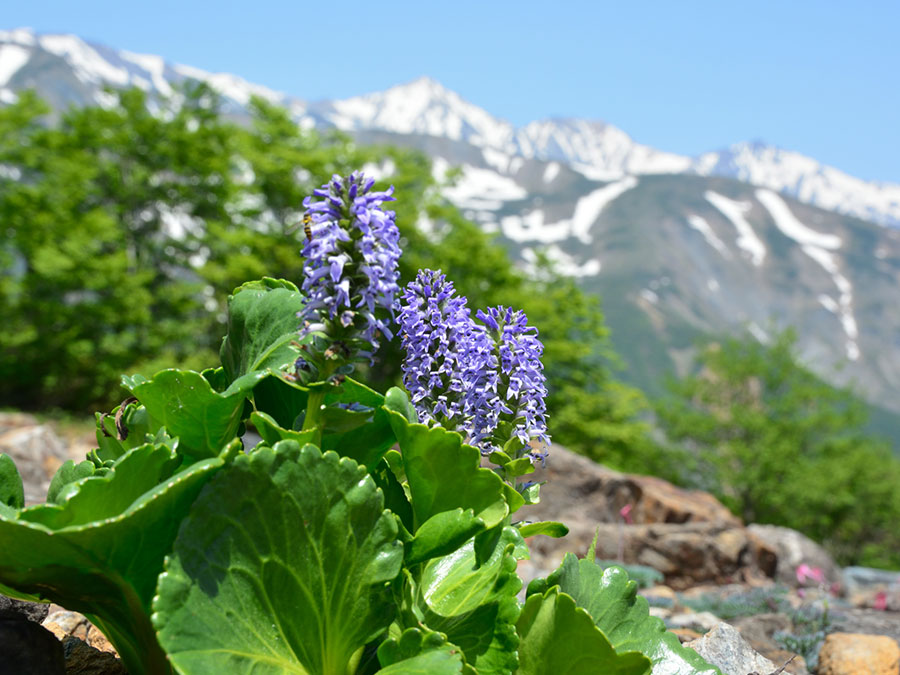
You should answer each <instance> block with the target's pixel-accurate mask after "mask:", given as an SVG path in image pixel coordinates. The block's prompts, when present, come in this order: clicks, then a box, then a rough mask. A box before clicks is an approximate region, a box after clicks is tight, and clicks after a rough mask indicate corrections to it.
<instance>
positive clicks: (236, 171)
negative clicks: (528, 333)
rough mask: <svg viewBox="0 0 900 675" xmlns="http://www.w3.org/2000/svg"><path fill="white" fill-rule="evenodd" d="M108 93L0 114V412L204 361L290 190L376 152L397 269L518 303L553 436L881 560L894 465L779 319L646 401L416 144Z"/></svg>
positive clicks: (192, 91) (206, 98)
mask: <svg viewBox="0 0 900 675" xmlns="http://www.w3.org/2000/svg"><path fill="white" fill-rule="evenodd" d="M117 97H118V103H117V104H116V105H113V106H108V107H88V108H77V109H75V108H73V109H70V110H68V111H66V112H64V113H62V114H59V113H52V112H51V111H50V110H49V109H48V108H47V107H46V106H45V105H44V104H43V103H42V102H41V101H40V100H38V99H37V98H36V97H34V96H32V95H28V94H24V95H22V96H21V97H20V99H19V101H18V102H17V103H15V104H13V105H8V106H5V107H3V108H0V232H2V237H0V407H5V408H14V409H24V410H37V411H47V410H53V409H61V410H66V411H71V412H73V413H78V414H82V413H90V412H92V411H94V410H108V409H110V408H111V407H112V406H114V405H115V404H116V403H118V401H119V400H120V399H121V398H122V397H123V396H124V394H123V392H122V390H121V389H120V388H119V387H118V381H119V376H120V374H122V373H134V372H140V373H143V374H145V375H151V374H152V373H154V372H156V370H158V369H160V368H163V367H182V368H194V369H198V370H199V369H202V368H205V367H208V366H211V365H214V364H215V363H216V362H217V357H216V354H217V351H218V347H219V341H220V339H221V335H222V328H223V321H224V314H223V312H224V306H225V301H226V298H227V296H228V294H229V293H230V292H231V291H232V290H233V289H234V288H235V287H236V286H238V285H240V284H241V283H243V282H245V281H247V280H250V279H256V278H260V277H262V276H271V277H276V278H279V277H280V278H285V279H289V280H293V281H299V279H300V272H301V269H302V263H303V261H302V259H301V258H300V253H299V252H300V248H301V237H302V236H303V229H302V226H301V224H300V222H301V217H302V213H303V207H302V201H303V198H304V197H305V196H306V195H308V194H309V193H310V192H311V190H312V189H313V188H314V187H317V186H318V185H320V184H321V183H323V182H325V181H326V180H327V179H328V178H329V177H330V176H331V175H332V174H335V173H339V174H346V173H349V172H350V171H352V170H355V169H357V168H360V167H366V166H369V167H372V166H376V167H380V168H381V171H382V173H384V174H386V175H385V177H384V179H383V181H382V182H383V183H384V185H385V187H386V186H387V185H388V184H393V185H394V186H395V187H396V190H397V195H398V202H397V203H396V204H395V205H394V208H395V209H396V212H397V224H398V226H399V228H400V231H401V235H402V242H401V245H402V248H403V250H404V255H403V257H402V258H401V261H402V262H401V264H402V268H401V272H402V279H401V282H403V283H405V282H406V281H408V280H410V279H411V278H412V277H413V276H414V275H415V273H416V270H417V269H419V268H422V267H429V268H434V269H442V270H443V271H444V272H445V273H447V275H448V276H449V277H450V278H452V279H454V281H455V283H456V286H457V288H458V289H459V291H460V292H461V293H462V294H464V295H467V296H468V297H469V299H470V306H473V307H485V306H488V305H494V304H500V303H502V304H505V305H511V306H515V307H521V308H523V309H524V310H525V311H526V313H527V315H528V317H529V321H530V323H531V324H533V325H536V326H538V328H539V330H540V337H541V339H542V341H543V342H544V345H545V355H544V362H545V369H546V374H547V379H548V389H549V391H550V394H549V398H548V402H547V403H548V411H549V416H550V430H551V433H552V435H553V438H554V440H555V441H556V442H558V443H560V444H562V445H564V446H567V447H569V448H571V449H573V450H575V451H577V452H580V453H582V454H585V455H588V456H590V457H592V458H594V459H596V460H598V461H602V462H604V463H606V464H609V465H610V466H613V467H616V468H619V469H624V470H627V471H634V472H644V473H651V472H652V473H659V474H662V475H665V476H667V477H671V478H675V479H677V480H678V481H679V482H682V483H684V484H690V485H696V486H699V487H703V488H704V489H707V490H710V491H711V492H713V493H715V494H716V495H717V496H719V497H720V498H721V499H723V501H725V503H726V504H728V506H729V507H731V508H732V509H734V510H735V512H736V513H738V514H739V515H741V516H742V517H745V518H748V519H752V520H755V521H757V522H771V523H776V524H782V525H787V526H790V527H795V528H797V529H800V530H802V531H806V532H807V533H808V534H810V535H811V536H813V537H814V538H817V539H818V540H820V541H823V542H825V543H826V544H827V545H829V546H830V547H831V549H832V550H833V552H835V554H836V555H838V556H839V558H840V559H841V561H842V562H857V563H870V564H883V565H895V566H896V565H900V546H898V543H900V542H898V540H897V536H896V535H894V534H893V533H892V532H893V530H891V524H892V523H894V522H896V521H897V520H898V519H900V498H898V497H897V496H896V495H894V494H893V487H894V486H896V485H897V484H898V481H900V463H898V461H897V460H896V459H895V458H893V457H892V456H891V454H890V452H889V451H888V450H887V449H886V448H885V446H883V445H882V444H880V443H879V442H878V441H877V440H875V439H873V438H871V437H869V436H866V435H864V434H863V433H862V432H861V431H860V429H861V425H862V423H863V420H862V417H861V415H860V412H859V406H858V402H856V401H855V399H854V398H853V396H852V395H851V394H849V393H848V392H844V391H838V390H835V389H833V388H831V387H829V386H828V385H827V384H825V383H824V382H822V381H821V380H819V379H817V378H815V376H813V375H811V374H810V373H809V372H808V371H806V370H805V369H803V368H802V367H800V366H799V365H797V362H796V358H795V355H794V353H793V350H792V346H793V343H792V341H791V338H790V335H789V334H785V335H784V336H782V338H780V339H779V341H778V342H777V343H776V344H775V345H773V346H770V347H764V346H761V345H758V344H757V343H755V342H736V341H724V342H720V343H718V346H717V347H715V348H712V347H711V348H709V349H706V350H705V351H702V352H701V358H700V359H699V361H700V365H701V369H700V370H699V371H698V373H697V374H696V375H695V376H694V377H690V378H687V379H685V380H684V381H682V382H680V383H677V382H676V383H674V384H673V387H672V395H671V397H670V398H669V399H668V400H666V401H664V402H660V403H659V404H658V405H657V406H656V407H655V411H654V409H653V408H652V407H651V406H650V404H649V403H648V402H647V401H646V400H645V397H644V395H643V394H642V393H641V392H640V391H638V390H637V389H635V388H633V387H630V386H628V385H626V384H624V383H623V382H621V381H620V380H618V379H617V377H616V370H615V367H616V364H617V363H618V359H617V358H616V355H615V354H614V353H613V352H612V349H611V346H610V342H609V339H608V330H607V327H606V325H605V322H604V318H603V313H602V309H601V306H600V301H599V299H597V298H594V297H591V296H588V295H586V294H585V293H583V292H581V291H580V290H579V288H578V287H577V285H575V283H574V282H573V281H572V280H571V279H568V278H565V277H562V276H559V275H557V274H555V273H554V272H553V270H552V269H550V268H549V266H548V268H547V269H546V270H542V273H541V274H540V275H539V277H537V278H534V277H530V276H528V275H526V274H525V273H524V272H522V271H521V270H519V269H518V268H516V267H515V266H514V265H513V264H512V263H511V262H510V260H509V258H508V256H507V254H506V252H505V251H504V249H502V248H501V247H499V246H498V245H496V244H495V243H494V242H492V240H491V238H490V237H489V236H488V235H486V234H484V233H483V232H482V231H481V230H480V229H479V228H478V227H477V226H476V225H475V224H473V223H471V222H469V221H467V220H466V219H465V218H463V217H462V215H461V214H460V213H459V212H458V211H457V210H456V209H455V208H454V207H453V206H452V205H450V204H449V203H448V202H447V201H446V200H445V199H443V198H442V197H441V192H440V188H441V186H440V185H437V184H436V183H435V181H434V179H433V178H432V172H431V166H430V162H429V160H428V158H427V157H425V156H424V155H422V154H421V153H418V152H415V151H411V150H406V149H398V148H390V147H360V146H358V145H356V144H355V143H354V141H353V140H352V139H351V138H350V137H348V136H344V135H341V134H338V133H333V134H327V135H323V134H320V133H318V132H315V131H310V130H302V129H300V128H299V127H298V126H297V125H296V124H295V123H294V122H293V121H292V120H291V119H290V117H289V115H288V113H287V112H286V111H285V110H282V109H280V108H277V107H274V106H272V105H270V104H268V103H265V102H264V101H262V100H259V99H257V100H254V101H253V103H252V105H251V120H250V122H249V124H246V125H239V124H236V123H235V122H233V121H229V120H227V119H226V118H224V117H223V116H222V115H221V114H220V113H219V110H218V105H219V101H218V98H217V96H216V94H215V93H214V92H213V91H212V90H210V89H209V88H208V87H205V86H202V85H196V86H194V87H191V88H188V89H185V90H183V91H182V92H180V93H179V95H178V96H177V101H176V100H172V101H168V102H159V101H157V102H155V103H156V105H158V106H161V110H158V111H157V112H154V113H152V112H150V110H149V109H148V105H147V103H148V101H147V100H146V98H145V95H144V94H143V93H142V92H140V91H137V90H130V91H123V92H118V94H117ZM422 222H427V223H428V227H427V228H423V227H420V224H421V223H422ZM397 349H398V347H397V345H396V344H388V345H387V346H385V347H384V348H383V353H382V354H381V355H380V356H381V358H380V360H379V362H378V364H376V366H374V367H373V369H372V370H371V371H370V373H369V377H370V379H374V380H375V381H376V382H379V383H380V385H381V387H382V388H386V387H387V386H389V385H390V384H394V383H396V382H397V381H398V380H399V372H398V365H399V362H400V359H399V357H398V354H397V351H396V350H397ZM661 431H662V432H664V434H663V433H661ZM663 439H665V440H663Z"/></svg>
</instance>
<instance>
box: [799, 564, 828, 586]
mask: <svg viewBox="0 0 900 675" xmlns="http://www.w3.org/2000/svg"><path fill="white" fill-rule="evenodd" d="M807 580H811V581H815V582H816V583H817V584H824V583H825V573H824V572H823V571H822V570H821V568H819V567H810V566H809V565H807V564H806V563H801V564H800V565H799V566H798V567H797V582H798V583H801V584H804V583H806V581H807Z"/></svg>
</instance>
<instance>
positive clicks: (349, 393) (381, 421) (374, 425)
mask: <svg viewBox="0 0 900 675" xmlns="http://www.w3.org/2000/svg"><path fill="white" fill-rule="evenodd" d="M384 402H385V399H384V396H382V395H381V394H379V393H378V392H377V391H375V390H374V389H370V388H369V387H367V386H366V385H364V384H362V383H360V382H357V381H356V380H353V379H351V378H349V377H348V378H346V379H345V380H344V382H343V384H341V386H340V389H339V390H338V391H337V392H335V393H331V394H329V395H328V396H326V397H325V403H326V404H327V405H329V406H332V405H333V404H335V403H340V404H351V403H357V404H360V405H362V406H365V407H367V408H370V409H371V412H367V413H361V412H353V413H351V415H353V416H354V421H355V422H356V424H357V426H355V427H353V428H349V429H347V430H346V431H345V432H344V433H334V432H333V429H329V427H328V425H327V423H328V422H329V416H328V414H326V427H325V434H324V436H323V437H322V449H323V450H334V451H335V452H337V453H338V454H339V455H341V456H343V457H349V458H351V459H353V460H355V461H357V462H359V463H360V464H364V465H365V466H366V468H368V469H369V470H372V469H374V468H375V467H376V466H377V465H378V462H380V461H381V458H382V457H383V456H384V453H385V452H387V451H388V449H390V447H391V446H392V445H394V443H396V442H397V438H396V436H394V430H393V428H392V427H391V421H390V416H389V415H388V413H387V411H386V410H385V409H384ZM338 410H340V409H335V408H327V409H326V413H328V412H329V411H332V412H331V413H330V414H332V415H334V416H335V417H336V416H337V415H336V413H337V412H338ZM341 412H342V413H348V412H350V411H346V410H345V411H341ZM348 417H349V416H348ZM360 421H368V423H367V424H364V425H359V422H360Z"/></svg>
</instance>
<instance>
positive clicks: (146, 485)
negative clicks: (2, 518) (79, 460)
mask: <svg viewBox="0 0 900 675" xmlns="http://www.w3.org/2000/svg"><path fill="white" fill-rule="evenodd" d="M180 463H181V458H180V457H179V456H178V455H177V454H175V453H174V452H172V450H171V448H169V447H167V446H165V445H150V444H147V445H142V446H141V447H139V448H134V449H133V450H129V451H128V452H127V453H125V454H124V455H122V457H121V458H120V459H119V461H118V462H116V464H115V465H114V466H113V468H112V469H110V470H108V471H106V472H104V473H102V474H96V475H94V474H93V473H92V474H91V475H89V476H88V477H86V478H82V479H81V480H79V481H77V482H74V483H69V484H68V485H65V486H63V488H62V489H61V491H60V493H59V494H57V495H56V498H57V501H58V502H59V503H56V504H50V503H47V504H38V505H36V506H31V507H29V508H27V509H24V510H23V511H21V512H20V513H19V519H20V520H24V521H28V522H31V523H40V524H41V525H44V526H46V527H48V528H50V529H54V530H59V529H62V528H64V527H74V526H77V525H85V524H87V523H91V522H96V521H100V520H104V519H106V518H115V517H116V516H117V515H119V514H120V513H122V512H124V511H125V510H126V509H128V507H129V506H131V504H132V503H134V502H135V501H136V500H137V499H138V498H140V497H141V495H143V494H144V493H145V492H149V491H150V490H152V489H153V488H154V487H156V486H157V485H158V484H159V483H161V482H163V481H165V480H168V478H169V477H170V476H171V475H172V473H173V472H174V470H175V469H176V468H177V467H178V465H179V464H180Z"/></svg>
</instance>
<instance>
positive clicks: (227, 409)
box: [122, 368, 267, 457]
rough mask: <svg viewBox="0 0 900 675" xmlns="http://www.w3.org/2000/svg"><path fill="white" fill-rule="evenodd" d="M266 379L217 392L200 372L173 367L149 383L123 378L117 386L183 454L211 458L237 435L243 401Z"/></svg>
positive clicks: (244, 380) (247, 378) (245, 380)
mask: <svg viewBox="0 0 900 675" xmlns="http://www.w3.org/2000/svg"><path fill="white" fill-rule="evenodd" d="M266 375H267V373H266V372H265V371H255V372H252V373H248V374H246V375H243V376H241V377H239V378H238V379H236V380H235V381H234V382H232V383H231V385H229V387H228V388H227V389H226V390H225V391H223V392H221V393H219V392H217V391H215V390H214V389H213V388H212V386H211V385H210V383H209V381H208V380H207V379H206V378H204V377H203V376H202V375H201V374H200V373H197V372H194V371H192V370H176V369H174V368H170V369H168V370H161V371H160V372H158V373H157V374H156V375H154V376H153V379H151V380H148V379H146V378H144V377H141V376H140V375H134V376H132V377H123V378H122V385H123V386H124V387H125V388H127V389H128V390H130V391H131V393H132V394H134V396H136V397H137V398H138V399H139V400H140V402H141V403H143V404H144V407H145V408H146V409H147V412H148V413H149V415H150V419H151V422H152V424H151V426H152V428H159V427H163V426H164V427H165V428H166V429H167V430H168V433H169V435H170V436H173V437H175V436H177V437H178V438H179V441H180V444H179V449H180V450H181V452H182V453H183V454H186V455H191V456H192V457H215V456H216V455H218V454H219V451H220V450H221V449H222V447H223V446H225V445H226V444H227V443H229V442H230V441H231V440H232V439H233V438H234V437H235V435H236V434H237V430H238V427H239V426H240V424H241V417H242V415H243V411H244V401H245V399H246V398H247V396H249V395H250V392H251V391H252V390H253V387H254V386H256V383H257V382H259V380H261V379H262V378H264V377H266Z"/></svg>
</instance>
